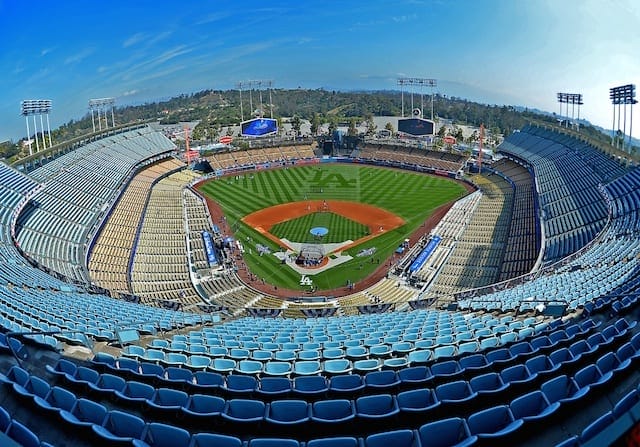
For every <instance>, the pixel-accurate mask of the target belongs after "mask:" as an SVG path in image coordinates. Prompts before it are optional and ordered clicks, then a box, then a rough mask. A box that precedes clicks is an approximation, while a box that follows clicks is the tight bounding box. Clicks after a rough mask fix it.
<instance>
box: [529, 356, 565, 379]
mask: <svg viewBox="0 0 640 447" xmlns="http://www.w3.org/2000/svg"><path fill="white" fill-rule="evenodd" d="M525 366H526V367H527V369H528V370H529V371H530V372H531V373H532V374H537V375H538V378H539V379H541V380H546V379H548V378H549V377H550V376H553V375H554V374H556V372H557V371H558V369H559V368H560V366H561V365H555V364H554V363H553V362H552V361H551V359H549V357H547V356H546V355H544V354H540V355H536V356H535V357H531V358H530V359H528V360H527V361H526V362H525Z"/></svg>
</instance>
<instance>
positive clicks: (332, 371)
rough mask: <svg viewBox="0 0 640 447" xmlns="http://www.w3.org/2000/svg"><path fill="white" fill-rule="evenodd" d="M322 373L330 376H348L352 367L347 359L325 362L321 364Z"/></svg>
mask: <svg viewBox="0 0 640 447" xmlns="http://www.w3.org/2000/svg"><path fill="white" fill-rule="evenodd" d="M323 368H324V373H325V374H327V375H329V376H332V375H339V374H349V373H350V372H351V371H352V370H353V365H352V364H351V361H350V360H347V359H333V360H325V361H324V364H323Z"/></svg>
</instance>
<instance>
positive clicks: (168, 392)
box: [145, 388, 189, 416]
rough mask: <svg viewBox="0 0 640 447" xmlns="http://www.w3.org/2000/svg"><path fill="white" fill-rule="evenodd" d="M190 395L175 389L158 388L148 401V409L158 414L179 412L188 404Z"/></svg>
mask: <svg viewBox="0 0 640 447" xmlns="http://www.w3.org/2000/svg"><path fill="white" fill-rule="evenodd" d="M188 400H189V395H188V394H187V393H185V392H184V391H181V390H176V389H173V388H158V389H157V390H156V391H155V393H153V396H152V397H151V399H147V400H146V401H145V402H146V405H147V408H148V409H149V410H150V411H152V412H155V413H157V414H163V415H165V416H166V415H169V414H173V413H176V412H178V411H179V410H180V409H181V408H182V407H184V406H185V405H186V404H187V401H188Z"/></svg>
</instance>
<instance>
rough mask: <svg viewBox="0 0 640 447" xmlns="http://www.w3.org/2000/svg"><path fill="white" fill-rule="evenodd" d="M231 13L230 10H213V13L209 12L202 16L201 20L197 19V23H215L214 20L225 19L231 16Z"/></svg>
mask: <svg viewBox="0 0 640 447" xmlns="http://www.w3.org/2000/svg"><path fill="white" fill-rule="evenodd" d="M230 16H231V14H230V13H229V12H222V11H219V12H213V13H211V14H208V15H206V16H204V17H202V18H201V19H200V20H198V21H196V22H195V24H196V25H207V24H209V23H214V22H219V21H221V20H224V19H226V18H228V17H230Z"/></svg>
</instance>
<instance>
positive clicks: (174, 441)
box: [133, 422, 191, 447]
mask: <svg viewBox="0 0 640 447" xmlns="http://www.w3.org/2000/svg"><path fill="white" fill-rule="evenodd" d="M142 441H143V442H145V443H146V444H142V443H140V444H138V443H137V442H136V440H134V441H133V445H134V446H135V447H138V446H140V447H146V446H147V445H148V446H150V447H189V443H190V442H191V435H190V434H189V432H188V431H187V430H185V429H183V428H180V427H174V426H173V425H167V424H162V423H160V422H152V423H150V424H149V425H148V426H147V431H146V433H145V436H144V438H143V439H142Z"/></svg>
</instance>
